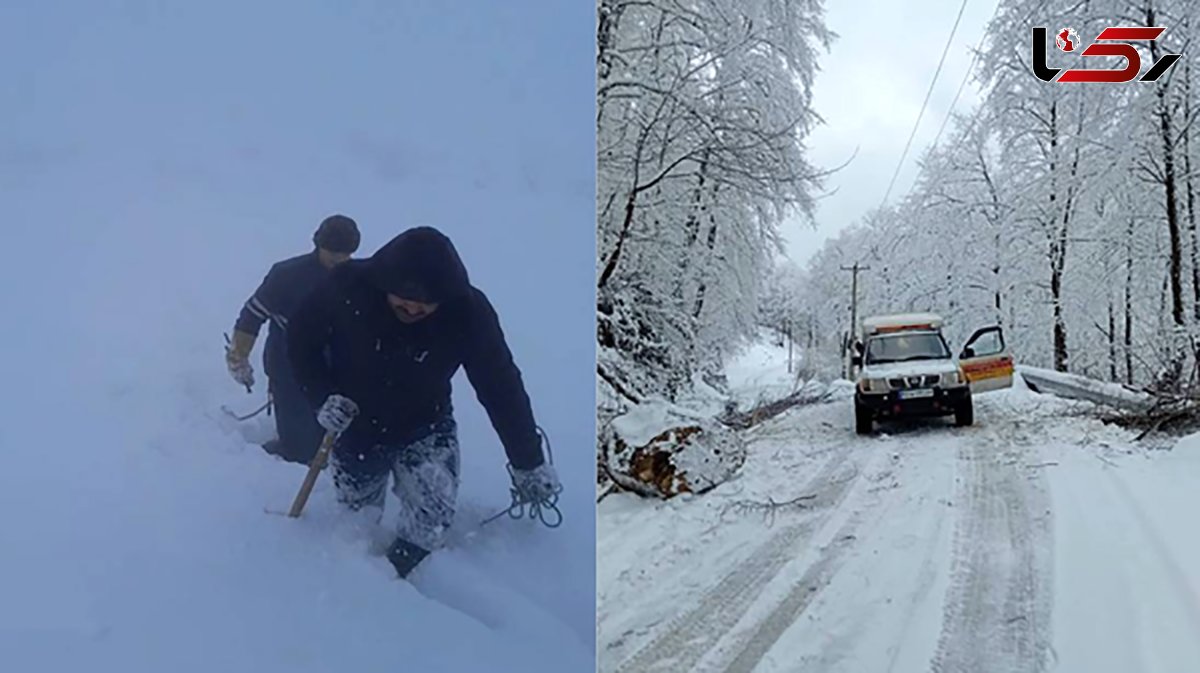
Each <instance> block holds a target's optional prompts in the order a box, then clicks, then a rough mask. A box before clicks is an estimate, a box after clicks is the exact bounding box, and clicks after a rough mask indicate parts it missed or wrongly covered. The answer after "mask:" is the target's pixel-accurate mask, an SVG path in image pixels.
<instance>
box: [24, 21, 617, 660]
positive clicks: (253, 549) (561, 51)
mask: <svg viewBox="0 0 1200 673" xmlns="http://www.w3.org/2000/svg"><path fill="white" fill-rule="evenodd" d="M538 4H539V6H538V7H537V8H535V9H531V8H529V7H523V8H522V9H521V10H519V11H518V10H517V9H516V8H511V7H509V6H508V5H506V4H504V3H500V4H498V5H495V6H494V7H493V6H491V5H487V6H484V5H482V4H479V5H477V6H473V7H471V8H470V9H469V10H467V9H463V10H462V11H458V10H454V9H447V8H446V7H443V6H442V5H440V4H436V3H432V4H430V3H424V4H422V3H402V4H398V5H394V6H393V5H378V4H372V5H361V4H355V5H354V8H353V10H352V9H351V8H350V7H343V6H342V5H341V4H332V3H320V4H313V3H308V4H305V5H298V4H292V3H288V4H286V6H285V5H283V4H277V5H274V6H271V5H270V3H264V4H256V5H252V6H251V5H244V4H243V3H234V2H212V3H200V4H191V3H189V4H181V3H173V4H170V5H162V4H151V5H144V4H143V5H139V4H138V3H123V4H122V5H121V6H122V7H123V8H124V9H125V13H123V14H118V13H115V12H114V11H112V10H111V7H112V6H111V5H109V4H107V3H99V4H97V3H76V5H75V6H74V7H72V8H68V9H64V8H63V7H62V6H61V5H54V6H51V5H41V4H37V5H30V4H28V3H23V4H20V5H17V4H11V3H10V4H7V5H5V6H4V7H3V8H0V35H3V37H4V39H3V40H0V58H2V59H3V61H4V63H6V64H7V65H6V69H5V72H6V75H5V77H6V83H7V84H6V86H5V87H4V88H3V89H0V107H2V108H3V109H4V119H5V122H4V124H2V125H0V202H2V203H3V204H4V212H3V214H2V215H0V218H2V219H3V224H2V225H0V232H2V236H0V238H2V239H3V242H4V249H5V251H6V253H5V255H4V260H3V262H0V288H3V289H2V290H0V315H2V316H4V329H3V334H0V351H2V352H3V368H2V371H3V382H4V385H5V390H4V392H3V393H0V456H3V459H4V465H3V468H0V661H2V662H3V663H2V664H0V668H3V669H4V670H6V671H117V670H120V671H128V672H130V673H134V672H137V673H141V672H151V671H154V672H158V671H206V672H208V671H231V672H242V671H246V672H249V671H253V672H255V673H268V672H273V671H286V672H288V673H299V672H301V671H314V672H315V671H324V672H327V671H360V672H368V671H396V670H406V671H482V670H488V671H506V670H521V671H545V672H547V673H550V672H555V673H557V672H560V671H575V670H589V669H590V667H591V666H592V665H593V661H594V652H595V649H594V638H595V622H594V618H595V583H594V582H595V557H594V549H595V546H594V544H595V543H594V539H595V538H594V535H595V524H594V501H593V498H594V495H593V493H594V489H593V484H594V481H595V478H594V474H595V463H594V456H593V449H592V448H591V447H592V446H593V445H594V442H595V426H594V409H595V399H594V395H595V392H594V391H595V382H594V376H595V375H594V367H595V362H594V339H595V328H594V308H592V307H591V306H590V303H589V302H590V298H591V297H592V294H593V283H594V275H593V273H592V271H591V269H592V261H591V260H592V259H593V256H594V236H593V222H594V209H595V206H594V201H593V194H594V190H593V187H592V180H593V177H592V176H593V171H594V138H593V126H594V122H592V121H589V120H590V119H592V117H591V112H590V111H591V108H592V106H593V104H594V103H593V101H594V93H595V92H594V86H593V82H594V77H593V74H592V73H593V72H594V61H593V60H592V59H593V55H592V53H591V51H589V50H588V49H587V48H578V47H579V46H580V45H584V46H585V47H586V45H587V44H588V40H589V34H590V33H589V31H590V26H591V25H592V24H591V22H592V20H593V18H594V17H593V15H592V14H591V13H590V12H591V10H589V9H588V8H587V7H582V6H576V7H573V8H571V7H567V6H566V5H567V4H569V3H558V2H550V1H548V0H547V1H546V2H542V3H538ZM102 5H103V7H102ZM281 12H286V16H287V20H286V21H284V22H282V23H281V22H280V21H281V19H280V15H281V14H280V13H281ZM285 26H286V30H285V29H284V27H285ZM572 27H574V28H572ZM545 53H553V54H555V58H554V59H551V60H549V61H548V60H547V59H545V58H544V54H545ZM535 80H536V84H535V83H534V81H535ZM547 91H549V92H552V93H551V94H550V95H549V98H547V96H546V94H545V92H547ZM338 211H341V212H345V213H346V214H348V215H350V216H352V217H354V218H356V219H357V220H358V222H359V225H360V226H361V228H362V230H363V235H364V240H363V245H362V249H361V250H360V256H365V255H368V254H370V253H371V252H373V251H374V250H375V249H376V248H377V247H378V246H379V245H381V244H382V243H384V242H385V241H387V240H388V239H389V238H391V237H392V236H394V235H395V234H397V233H399V232H400V231H402V230H403V229H405V228H408V227H410V226H415V225H419V224H430V225H434V226H437V227H440V228H442V229H443V230H445V231H446V232H447V233H448V234H449V235H450V236H451V237H452V238H453V239H454V240H455V241H456V243H457V244H458V246H459V249H460V252H461V254H462V256H463V258H464V261H465V262H466V264H467V266H468V268H469V269H470V272H471V275H472V280H473V281H475V282H476V283H477V284H478V285H479V286H480V287H482V288H483V289H484V290H485V291H486V292H488V293H489V295H490V297H491V298H492V300H493V302H494V303H495V305H496V306H497V309H498V311H499V313H500V317H501V321H502V323H503V326H504V328H505V331H506V334H507V336H508V338H509V342H510V345H511V347H512V349H513V351H514V354H515V357H516V359H517V362H518V364H519V365H520V366H521V367H522V370H523V373H524V377H525V381H526V383H527V385H528V387H529V390H530V395H531V398H532V399H533V403H534V409H535V413H536V414H537V417H538V420H539V422H540V423H541V424H542V425H543V427H544V428H545V429H546V431H547V433H548V434H549V436H550V438H551V440H552V441H553V447H554V451H555V459H556V464H557V466H558V468H559V472H560V475H561V477H562V480H563V482H564V484H565V487H566V491H565V493H564V494H563V501H562V503H561V504H562V509H563V512H564V515H565V523H564V524H563V527H562V528H559V529H556V530H550V529H547V528H544V527H542V526H540V525H538V524H536V523H533V522H530V521H527V520H526V521H519V522H518V521H511V520H508V519H507V518H503V519H501V520H499V521H497V522H495V523H493V524H491V525H490V526H489V527H487V528H485V529H483V531H482V532H480V533H479V535H478V536H477V537H475V538H473V539H470V540H466V539H462V536H461V535H460V536H459V539H458V540H457V541H456V542H455V544H454V545H453V546H452V547H451V548H450V549H447V550H445V551H444V552H440V553H438V554H437V555H435V556H433V557H431V559H430V560H429V561H428V563H427V565H426V566H425V567H423V568H422V569H421V570H420V571H419V572H418V574H417V575H415V576H414V577H413V582H412V584H409V583H406V582H402V581H399V580H397V579H395V577H394V572H393V571H392V570H391V569H390V567H389V565H388V564H387V562H386V561H385V560H384V559H383V558H381V557H379V556H377V555H372V554H371V553H370V551H369V547H370V541H369V540H368V539H367V536H365V535H364V534H361V533H358V532H356V531H355V529H354V528H353V527H352V526H351V525H350V522H348V521H346V520H344V519H341V518H340V517H338V516H336V513H335V511H334V508H333V503H332V493H331V485H330V484H329V482H328V478H327V475H323V476H322V478H321V480H320V481H319V482H318V485H317V488H316V490H315V492H314V493H313V494H312V498H311V499H310V501H309V504H308V507H307V509H306V511H305V513H304V515H303V517H302V518H300V519H298V520H292V519H289V518H287V517H284V516H278V515H272V514H268V513H266V512H265V511H264V510H265V509H273V510H286V509H287V507H288V506H289V504H290V503H291V500H292V498H293V497H294V495H295V493H296V491H297V489H298V488H299V486H300V483H301V481H302V479H303V476H304V471H305V468H304V467H303V466H298V465H292V464H287V463H283V462H280V461H277V460H275V459H273V458H271V457H269V456H267V455H266V454H264V452H263V451H262V450H261V449H260V448H259V447H258V446H257V445H256V442H257V441H260V440H262V439H264V438H265V436H266V435H267V433H269V431H270V425H269V424H265V422H266V421H267V419H265V418H263V417H260V418H258V419H255V420H254V421H253V422H249V423H245V424H236V423H234V422H231V420H230V419H228V418H227V417H226V416H225V415H224V414H223V413H222V412H221V410H220V409H221V407H222V406H223V405H228V406H229V407H230V408H232V409H234V410H236V411H239V412H247V411H250V410H253V409H254V408H256V407H257V406H258V405H259V404H261V402H262V401H263V399H264V393H263V386H262V385H261V382H260V385H259V386H258V387H257V388H256V390H255V392H254V394H249V395H248V394H247V393H246V392H245V391H244V390H242V389H239V387H238V386H237V385H236V384H234V383H233V382H232V381H231V380H230V379H229V377H228V375H227V373H226V371H225V366H224V357H223V349H224V341H223V338H222V332H224V331H228V330H229V329H231V327H232V324H233V321H234V318H235V317H236V315H237V312H238V310H239V308H240V306H241V304H242V302H243V301H245V299H246V298H247V297H248V296H249V295H250V293H251V292H252V291H253V290H254V288H255V287H256V285H257V284H258V282H259V281H261V279H262V277H263V275H264V274H265V273H266V270H267V268H268V267H269V266H270V264H271V263H273V262H275V261H277V260H279V259H282V258H284V257H288V256H291V255H295V254H300V253H303V252H306V251H307V250H309V249H310V246H311V244H310V240H311V236H312V232H313V230H314V229H315V228H316V225H317V223H318V222H319V221H320V219H321V218H323V217H324V216H326V215H328V214H330V213H332V212H338ZM551 279H552V282H548V281H549V280H551ZM263 336H264V337H265V330H264V335H263ZM260 354H261V341H260V346H259V347H258V348H256V350H255V355H254V363H255V365H256V368H258V369H259V371H260V377H261V367H258V365H259V363H260ZM455 386H456V387H455V402H456V409H457V412H458V416H459V421H460V433H461V444H462V449H463V484H462V491H461V505H462V511H461V519H462V523H463V524H464V525H463V529H462V530H463V531H467V530H469V529H470V528H469V525H470V524H471V523H472V522H473V521H475V520H478V519H480V518H481V517H483V516H485V515H488V514H491V513H492V512H495V511H497V510H500V509H503V508H504V507H506V506H507V504H508V502H509V494H508V476H507V474H506V472H505V468H504V455H503V452H502V450H501V448H500V445H499V442H498V440H497V438H496V436H495V433H494V432H493V431H492V429H491V426H490V424H489V423H488V421H487V418H486V416H485V414H484V412H483V411H482V409H481V408H480V407H479V405H478V403H477V402H476V401H475V399H474V394H473V392H472V390H471V388H470V386H469V384H468V383H467V381H466V380H465V378H464V377H461V376H460V377H459V378H458V379H457V380H456V381H455ZM581 447H582V448H581Z"/></svg>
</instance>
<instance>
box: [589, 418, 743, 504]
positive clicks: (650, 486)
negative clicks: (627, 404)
mask: <svg viewBox="0 0 1200 673" xmlns="http://www.w3.org/2000/svg"><path fill="white" fill-rule="evenodd" d="M599 441H600V447H599V449H600V452H599V455H600V465H599V467H600V470H601V471H602V473H603V474H604V475H605V476H606V477H607V480H610V481H611V482H612V483H614V484H616V486H618V487H619V488H621V489H622V490H626V491H632V492H634V493H638V494H640V495H643V496H649V497H657V498H664V499H666V498H673V497H675V496H677V495H679V494H681V493H695V494H700V493H706V492H708V491H710V490H712V489H714V488H716V487H717V486H718V485H720V484H722V483H724V482H725V481H727V480H729V479H730V478H731V477H732V476H733V475H734V474H736V473H737V471H738V470H739V469H740V468H741V467H742V465H743V464H745V462H746V446H745V443H744V442H743V441H742V438H741V437H740V436H739V435H738V433H737V432H736V431H735V430H733V429H732V428H729V427H726V426H725V425H723V424H722V423H720V422H718V421H716V420H714V419H704V418H697V417H696V416H693V415H692V414H690V413H688V412H686V411H684V410H682V409H680V408H678V407H675V406H674V405H670V404H667V403H665V402H657V403H646V404H642V405H638V406H637V407H634V408H633V409H630V410H629V411H628V412H626V413H625V414H622V415H621V416H618V417H616V418H614V419H613V420H612V422H610V423H609V424H607V426H606V428H605V430H603V431H602V432H601V434H600V437H599Z"/></svg>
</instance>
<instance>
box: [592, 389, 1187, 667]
mask: <svg viewBox="0 0 1200 673" xmlns="http://www.w3.org/2000/svg"><path fill="white" fill-rule="evenodd" d="M1089 406H1090V404H1089V403H1087V402H1068V401H1065V400H1061V399H1057V398H1054V397H1049V396H1043V395H1038V394H1036V393H1033V392H1031V391H1029V390H1028V389H1026V388H1024V386H1023V385H1021V383H1020V382H1018V384H1017V386H1016V387H1015V388H1013V389H1011V390H1006V391H1001V392H996V393H990V394H987V395H982V396H980V397H978V398H977V407H976V425H975V426H973V427H970V428H963V429H958V428H954V427H952V424H951V423H949V422H948V421H937V420H931V421H928V422H922V423H918V424H916V425H914V426H904V425H884V426H882V428H883V432H882V433H881V434H879V435H878V436H875V437H870V438H859V437H857V436H855V435H854V430H853V418H852V410H851V406H850V402H849V401H848V400H844V399H843V400H839V401H837V402H833V403H829V404H822V405H817V406H810V407H802V408H797V409H793V410H792V411H790V412H788V413H786V414H784V415H782V416H780V417H777V418H775V419H773V420H771V421H769V422H767V423H765V424H763V425H761V426H758V427H756V428H754V429H753V430H751V431H750V437H751V438H752V440H751V441H752V444H751V447H750V458H749V461H748V463H747V465H746V466H745V468H744V471H743V473H742V475H741V476H740V477H739V478H738V479H736V480H734V481H732V482H729V483H726V484H724V485H722V486H720V487H719V488H717V489H716V490H715V491H713V492H712V493H710V494H707V495H705V496H702V497H696V498H691V499H684V498H677V499H674V500H671V501H667V502H651V501H644V500H640V499H638V498H636V497H635V496H631V495H626V494H618V495H613V496H609V497H608V498H606V499H605V500H604V501H603V502H602V503H601V504H600V511H599V517H598V520H599V530H598V539H599V541H598V556H599V559H600V565H599V568H598V573H599V575H598V587H599V594H598V634H599V638H598V648H599V661H600V666H599V670H601V671H629V672H634V671H637V672H639V673H640V672H652V671H671V672H685V671H741V672H749V671H754V672H755V673H773V672H780V673H782V672H792V671H812V672H815V673H816V672H819V673H832V672H843V671H844V672H846V673H852V672H853V673H858V672H861V671H872V672H880V673H882V672H897V673H900V672H916V671H935V672H939V673H941V672H944V673H951V672H953V673H966V672H970V673H987V672H989V671H1003V672H1025V671H1069V672H1072V673H1074V672H1077V671H1087V672H1088V673H1103V672H1110V671H1111V672H1112V673H1126V672H1129V671H1139V672H1145V673H1188V672H1190V671H1195V670H1197V663H1196V662H1198V661H1200V639H1198V638H1197V637H1196V634H1197V633H1200V563H1198V562H1197V559H1200V535H1197V534H1196V530H1197V529H1196V524H1195V512H1197V511H1200V489H1198V488H1197V487H1196V485H1197V484H1198V483H1200V437H1189V438H1185V439H1183V440H1182V441H1180V442H1179V443H1178V444H1177V445H1176V446H1175V447H1174V448H1173V449H1172V450H1170V451H1162V450H1151V449H1147V448H1144V447H1141V446H1139V445H1136V444H1135V443H1134V442H1133V441H1132V435H1131V434H1129V433H1127V432H1125V431H1123V430H1120V429H1118V428H1115V427H1110V426H1105V425H1103V424H1102V423H1100V422H1098V421H1095V420H1092V419H1091V418H1089V417H1087V416H1086V415H1085V414H1084V413H1083V412H1084V411H1085V410H1086V409H1087V408H1088V407H1089ZM797 498H807V499H800V500H796V499H797ZM770 500H773V501H774V502H776V503H783V502H787V501H793V500H795V502H794V503H793V504H791V505H781V506H779V507H777V508H775V510H774V513H773V514H774V516H773V517H768V516H765V513H764V512H763V511H762V510H761V509H753V508H747V506H746V505H748V504H750V503H760V504H761V503H767V502H769V501H770Z"/></svg>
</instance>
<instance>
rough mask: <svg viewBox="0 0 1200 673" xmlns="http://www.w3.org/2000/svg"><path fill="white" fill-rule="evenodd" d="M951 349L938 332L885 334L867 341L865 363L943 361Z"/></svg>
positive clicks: (948, 355)
mask: <svg viewBox="0 0 1200 673" xmlns="http://www.w3.org/2000/svg"><path fill="white" fill-rule="evenodd" d="M948 357H950V349H948V348H946V342H945V341H943V340H942V336H941V335H940V334H938V333H936V332H916V333H914V332H906V333H904V334H885V335H882V336H877V337H871V338H870V339H868V340H867V350H866V357H865V362H866V364H869V365H878V364H886V363H889V362H908V361H909V360H943V359H946V358H948Z"/></svg>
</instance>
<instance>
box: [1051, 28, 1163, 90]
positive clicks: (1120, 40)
mask: <svg viewBox="0 0 1200 673" xmlns="http://www.w3.org/2000/svg"><path fill="white" fill-rule="evenodd" d="M1165 30H1166V28H1164V27H1153V28H1150V27H1141V26H1132V27H1130V26H1125V27H1120V26H1114V27H1109V28H1105V29H1104V30H1102V31H1100V34H1099V35H1097V36H1096V41H1095V42H1093V43H1092V44H1089V45H1088V46H1087V49H1084V50H1083V51H1079V34H1078V33H1076V32H1075V29H1074V28H1063V29H1062V30H1060V31H1058V32H1057V33H1055V35H1054V45H1055V46H1056V47H1058V48H1059V50H1061V51H1063V52H1067V53H1072V52H1078V53H1079V55H1080V56H1120V57H1123V58H1124V59H1125V67H1124V68H1123V69H1121V70H1112V69H1108V68H1071V69H1069V70H1063V69H1062V68H1051V67H1049V66H1048V65H1046V43H1047V39H1046V37H1047V34H1046V28H1045V27H1044V26H1037V27H1035V28H1034V29H1033V74H1034V75H1036V76H1037V78H1038V79H1040V80H1042V81H1044V82H1132V81H1133V80H1134V78H1135V77H1137V76H1138V73H1140V72H1141V71H1142V57H1141V54H1139V53H1138V50H1137V48H1136V47H1134V46H1133V45H1132V44H1129V42H1153V41H1154V40H1157V39H1158V36H1159V35H1162V33H1163V31H1165ZM1179 57H1180V54H1163V55H1162V57H1161V58H1159V59H1158V60H1157V61H1155V62H1154V63H1153V64H1152V65H1151V66H1150V69H1149V70H1147V71H1146V74H1144V75H1142V77H1141V79H1139V80H1138V81H1140V82H1153V81H1155V80H1157V79H1158V78H1159V77H1162V76H1163V73H1165V72H1166V71H1167V70H1169V69H1170V68H1171V66H1173V65H1175V62H1176V61H1178V60H1179ZM1060 73H1061V74H1060Z"/></svg>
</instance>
